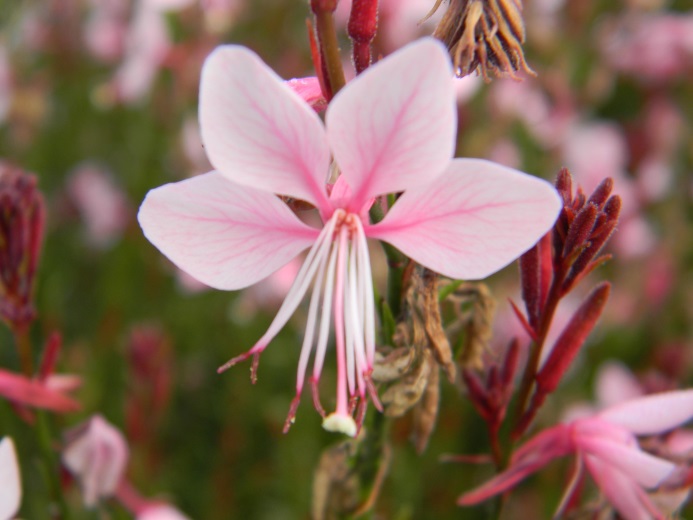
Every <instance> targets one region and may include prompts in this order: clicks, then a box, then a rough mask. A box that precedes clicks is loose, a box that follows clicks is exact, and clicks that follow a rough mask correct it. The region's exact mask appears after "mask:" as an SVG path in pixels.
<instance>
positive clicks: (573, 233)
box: [562, 204, 598, 258]
mask: <svg viewBox="0 0 693 520" xmlns="http://www.w3.org/2000/svg"><path fill="white" fill-rule="evenodd" d="M597 212H598V210H597V207H596V206H593V205H592V204H588V205H586V206H585V207H584V208H582V210H581V211H580V212H579V213H578V214H577V216H576V217H575V220H573V222H572V224H571V225H570V229H569V230H568V236H566V239H565V243H564V244H563V253H562V255H563V257H564V258H570V257H571V256H572V255H573V254H575V253H576V252H577V251H580V250H581V249H583V248H584V247H585V245H586V242H587V241H588V240H589V237H590V235H591V234H592V230H593V229H594V223H595V221H596V220H597Z"/></svg>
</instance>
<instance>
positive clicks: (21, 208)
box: [0, 163, 45, 329]
mask: <svg viewBox="0 0 693 520" xmlns="http://www.w3.org/2000/svg"><path fill="white" fill-rule="evenodd" d="M44 218H45V217H44V205H43V197H42V196H41V194H40V193H39V191H38V190H37V189H36V178H35V177H34V176H33V175H28V174H26V173H24V172H22V171H21V170H20V169H18V168H15V167H13V166H10V165H8V164H6V163H0V318H3V319H4V320H6V321H7V322H8V323H9V324H10V326H11V327H13V328H15V329H20V328H25V327H26V326H28V324H29V323H31V321H32V320H33V319H34V317H35V311H34V307H33V304H32V295H33V289H34V278H35V274H36V268H37V266H38V260H39V256H40V251H41V242H42V239H43V224H44Z"/></svg>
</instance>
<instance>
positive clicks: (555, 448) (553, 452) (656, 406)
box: [458, 390, 693, 520]
mask: <svg viewBox="0 0 693 520" xmlns="http://www.w3.org/2000/svg"><path fill="white" fill-rule="evenodd" d="M691 418H693V390H682V391H677V392H665V393H660V394H652V395H648V396H646V397H640V398H637V399H633V400H630V401H627V402H625V403H620V404H617V405H615V406H612V407H610V408H607V409H605V410H603V411H601V412H599V413H597V414H595V415H592V416H590V417H586V418H582V419H577V420H574V421H572V422H570V423H567V424H560V425H558V426H554V427H553V428H549V429H548V430H544V431H543V432H541V433H540V434H538V435H536V436H535V437H534V438H532V439H531V440H530V441H528V442H527V443H526V444H525V445H524V446H522V447H521V448H520V449H518V450H517V451H516V452H515V454H514V455H513V457H512V460H511V463H510V466H509V467H508V469H506V470H505V471H504V472H502V473H500V474H499V475H496V476H495V477H494V478H492V479H491V480H489V481H488V482H486V483H485V484H483V485H482V486H480V487H478V488H477V489H475V490H473V491H470V492H468V493H465V494H464V495H462V496H461V497H460V499H459V501H458V503H459V504H460V505H472V504H477V503H479V502H482V501H484V500H486V499H487V498H489V497H492V496H494V495H497V494H500V493H503V492H505V491H507V490H508V489H510V488H512V487H513V486H515V485H516V484H517V483H518V482H520V481H521V480H523V479H525V478H526V477H527V476H529V475H530V474H532V473H534V472H535V471H538V470H539V469H541V468H542V467H543V466H545V465H546V464H548V463H549V462H550V461H551V460H553V459H555V458H556V457H561V456H564V455H568V454H570V453H574V454H575V457H576V471H575V474H574V476H573V478H572V479H571V482H570V484H569V486H568V489H567V490H566V492H565V493H564V496H563V500H562V502H561V506H559V513H560V512H561V511H562V509H563V507H564V506H565V504H566V503H567V501H568V500H569V498H570V497H571V495H572V494H573V491H574V490H575V488H576V486H577V484H578V483H579V481H580V480H581V477H582V472H583V468H584V467H585V466H586V467H587V471H589V473H590V474H591V475H592V478H593V479H594V481H595V482H596V483H597V486H599V488H600V489H601V491H602V492H603V493H604V495H605V496H606V498H607V499H608V500H609V502H611V505H612V506H613V507H614V509H616V511H618V513H619V514H620V515H621V516H622V517H623V518H624V519H625V520H647V519H651V518H658V519H662V520H663V519H664V515H663V514H662V513H661V512H660V511H658V510H657V508H656V507H655V505H654V503H653V502H652V500H651V499H650V497H649V496H648V495H647V493H646V492H645V489H654V488H657V487H658V486H659V485H661V484H662V483H663V482H664V481H665V480H666V479H667V478H668V477H670V476H672V474H673V473H674V470H675V469H676V465H675V464H673V463H672V462H670V461H668V460H665V459H662V458H659V457H656V456H654V455H650V454H649V453H646V452H644V451H642V450H641V449H640V446H639V445H638V442H637V439H636V435H656V434H660V433H664V432H667V431H669V430H672V429H674V428H676V427H677V426H679V425H681V424H683V423H685V422H687V421H689V420H690V419H691ZM643 488H645V489H643Z"/></svg>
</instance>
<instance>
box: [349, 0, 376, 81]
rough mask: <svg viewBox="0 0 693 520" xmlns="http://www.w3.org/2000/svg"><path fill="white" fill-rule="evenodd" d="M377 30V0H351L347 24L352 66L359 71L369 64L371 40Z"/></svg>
mask: <svg viewBox="0 0 693 520" xmlns="http://www.w3.org/2000/svg"><path fill="white" fill-rule="evenodd" d="M377 30H378V0H353V2H352V4H351V14H350V16H349V23H348V25H347V32H348V33H349V38H351V40H352V45H353V57H354V66H355V67H356V72H357V73H359V74H360V73H361V72H363V71H364V70H365V69H367V68H368V67H369V66H370V64H371V42H372V41H373V38H375V33H376V31H377Z"/></svg>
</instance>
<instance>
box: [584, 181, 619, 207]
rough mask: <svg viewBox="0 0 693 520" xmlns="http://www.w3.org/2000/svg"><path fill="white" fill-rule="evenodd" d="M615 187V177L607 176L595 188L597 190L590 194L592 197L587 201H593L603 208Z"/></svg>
mask: <svg viewBox="0 0 693 520" xmlns="http://www.w3.org/2000/svg"><path fill="white" fill-rule="evenodd" d="M613 187H614V181H613V179H612V178H611V177H607V178H606V179H604V180H603V181H602V182H600V183H599V186H597V187H596V188H595V190H594V191H593V192H592V195H590V198H589V200H588V201H587V203H588V204H590V203H592V204H594V205H595V206H596V207H598V208H599V209H601V208H602V207H603V206H604V203H605V202H606V200H607V199H608V198H609V195H611V190H612V189H613Z"/></svg>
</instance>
